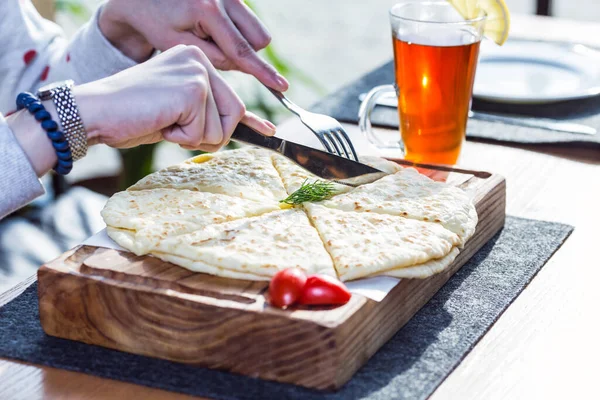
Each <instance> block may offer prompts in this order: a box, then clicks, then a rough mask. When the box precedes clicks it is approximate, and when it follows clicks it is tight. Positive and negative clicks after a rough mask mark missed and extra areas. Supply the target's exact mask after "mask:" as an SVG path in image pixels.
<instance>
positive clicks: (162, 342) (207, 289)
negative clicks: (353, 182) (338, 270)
mask: <svg viewBox="0 0 600 400" xmlns="http://www.w3.org/2000/svg"><path fill="white" fill-rule="evenodd" d="M430 172H431V171H430ZM473 174H476V173H475V172H473ZM476 175H477V176H474V175H470V174H469V175H465V174H455V173H451V174H450V178H449V179H450V180H449V181H451V182H454V184H457V185H458V186H461V187H462V188H463V189H465V190H467V191H468V192H469V193H470V194H471V195H472V196H473V199H474V203H475V205H476V208H477V213H478V215H479V223H478V225H477V231H476V233H475V235H474V236H473V237H472V238H471V239H470V240H469V241H468V242H467V244H466V246H465V248H464V249H463V250H462V251H461V253H460V254H459V256H458V257H457V258H456V260H455V261H454V263H453V264H452V266H451V267H449V268H448V269H447V270H445V271H444V272H442V273H440V274H438V275H435V276H433V277H430V278H428V279H423V280H415V279H403V280H401V282H400V283H399V284H398V285H397V286H396V287H395V288H394V289H393V290H392V291H391V292H390V293H389V294H388V295H387V297H385V299H384V300H383V301H381V302H376V301H373V300H371V299H367V298H365V297H363V296H360V295H353V296H352V300H351V301H350V302H349V303H348V304H346V305H344V306H341V307H337V308H324V307H321V308H302V309H293V310H280V309H276V308H272V307H270V306H269V305H268V303H267V302H266V300H265V294H266V291H267V285H268V283H267V282H252V281H241V280H231V279H224V278H219V277H214V276H210V275H206V274H201V273H194V272H191V271H188V270H186V269H184V268H180V267H178V266H175V265H173V264H170V263H167V262H164V261H161V260H159V259H157V258H154V257H148V256H142V257H138V256H135V255H134V254H132V253H127V252H119V251H116V250H111V249H104V248H96V247H91V246H79V247H76V248H74V249H72V250H70V251H69V252H67V253H65V254H63V255H62V256H61V257H59V258H58V259H56V260H54V261H52V262H50V263H48V264H46V265H44V266H42V267H41V268H40V270H39V272H38V281H39V283H38V288H39V300H40V302H39V303H40V319H41V324H42V327H43V328H44V331H45V332H46V333H47V334H49V335H52V336H57V337H61V338H65V339H72V340H77V341H81V342H85V343H89V344H95V345H99V346H104V347H109V348H113V349H118V350H122V351H126V352H130V353H135V354H142V355H146V356H150V357H158V358H163V359H167V360H172V361H176V362H181V363H188V364H193V365H198V366H205V367H209V368H216V369H222V370H227V371H231V372H234V373H239V374H243V375H248V376H253V377H260V378H263V379H269V380H275V381H280V382H288V383H293V384H297V385H302V386H305V387H310V388H317V389H336V388H339V387H341V386H342V385H343V384H344V383H345V382H347V381H348V380H349V379H350V378H351V377H352V375H353V374H354V373H355V372H356V371H357V370H358V369H359V368H360V367H361V366H362V365H364V364H365V363H366V362H367V360H368V359H369V358H370V357H371V356H372V355H373V354H374V353H375V352H376V351H377V350H378V349H379V348H380V347H381V346H382V345H383V344H384V343H385V342H386V341H387V340H388V339H390V337H391V336H392V335H394V334H395V333H396V332H397V331H398V330H399V329H400V328H401V327H402V326H403V325H404V324H405V323H406V322H407V321H408V320H409V319H410V318H411V317H412V316H413V315H414V314H415V313H416V312H417V311H418V310H419V309H420V308H421V307H422V306H423V305H424V304H425V303H426V302H427V301H428V300H429V299H430V298H431V297H432V296H433V295H434V294H435V293H436V292H437V291H438V290H439V289H440V288H441V287H442V286H443V285H444V284H445V283H446V281H447V280H448V279H449V278H450V277H451V276H452V275H453V274H454V273H455V272H456V271H457V270H458V269H459V268H460V267H461V266H462V265H463V264H464V263H465V262H466V261H467V260H468V259H469V258H470V257H471V256H472V255H473V254H474V253H475V252H476V251H477V250H479V248H481V246H483V245H484V244H485V243H486V242H487V241H488V240H489V239H490V238H491V237H492V236H494V234H496V232H498V231H499V230H500V229H501V228H502V226H503V225H504V220H505V204H506V185H505V181H504V178H502V177H501V176H498V175H491V174H485V173H484V174H476Z"/></svg>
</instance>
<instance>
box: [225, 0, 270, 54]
mask: <svg viewBox="0 0 600 400" xmlns="http://www.w3.org/2000/svg"><path fill="white" fill-rule="evenodd" d="M223 5H224V6H225V11H227V15H229V17H230V18H231V20H232V21H233V23H234V24H235V26H236V27H237V28H238V30H239V31H240V33H241V34H242V35H243V36H244V37H245V38H246V40H247V41H248V43H250V44H251V45H252V47H253V48H254V50H261V49H264V48H265V47H267V46H268V45H269V43H271V35H270V34H269V31H268V30H267V28H266V27H265V26H264V25H263V23H262V22H261V20H260V19H258V17H257V16H256V14H254V11H252V10H251V9H250V7H248V6H247V5H246V4H245V3H244V2H243V1H240V0H224V1H223Z"/></svg>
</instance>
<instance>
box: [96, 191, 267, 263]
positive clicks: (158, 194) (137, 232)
mask: <svg viewBox="0 0 600 400" xmlns="http://www.w3.org/2000/svg"><path fill="white" fill-rule="evenodd" d="M275 210H279V207H278V205H277V204H275V203H271V202H268V203H259V202H257V201H252V200H246V199H242V198H238V197H232V196H226V195H221V194H214V193H205V192H195V191H191V190H176V189H151V190H135V191H124V192H119V193H116V194H115V195H113V196H112V197H111V198H110V199H109V200H108V202H107V203H106V205H105V206H104V209H103V210H102V212H101V215H102V218H103V219H104V222H106V225H107V233H108V235H109V236H110V237H111V238H112V239H113V240H114V241H116V242H117V243H118V244H119V245H121V246H122V247H124V248H126V249H128V250H130V251H132V252H134V253H135V254H137V255H141V254H146V253H148V252H149V251H150V250H151V249H152V248H154V247H155V246H156V245H157V244H158V243H159V242H160V241H161V240H162V239H164V238H166V237H168V236H172V235H180V234H183V233H188V232H192V231H194V230H198V229H203V228H204V227H205V226H207V225H210V224H219V223H223V222H227V221H231V220H234V219H239V218H245V217H252V216H256V215H261V214H264V213H268V212H271V211H275ZM124 231H125V232H124Z"/></svg>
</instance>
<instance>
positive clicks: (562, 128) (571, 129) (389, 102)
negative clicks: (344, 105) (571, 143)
mask: <svg viewBox="0 0 600 400" xmlns="http://www.w3.org/2000/svg"><path fill="white" fill-rule="evenodd" d="M365 97H366V93H361V94H360V95H359V96H358V99H359V100H360V101H363V100H364V98H365ZM377 105H379V106H385V107H391V108H398V100H397V99H396V98H395V97H391V96H390V97H384V98H381V99H379V100H378V101H377ZM469 118H473V119H477V120H481V121H490V122H502V123H504V124H508V125H517V126H527V127H529V128H538V129H545V130H549V131H556V132H566V133H580V134H584V135H595V134H596V129H595V128H592V127H591V126H587V125H582V124H576V123H572V122H558V121H552V120H548V119H533V118H515V117H508V116H504V115H496V114H488V113H482V112H473V111H469Z"/></svg>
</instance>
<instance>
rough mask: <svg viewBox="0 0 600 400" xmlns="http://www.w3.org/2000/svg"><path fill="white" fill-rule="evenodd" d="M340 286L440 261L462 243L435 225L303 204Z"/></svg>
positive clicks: (450, 233) (456, 237) (389, 216)
mask: <svg viewBox="0 0 600 400" xmlns="http://www.w3.org/2000/svg"><path fill="white" fill-rule="evenodd" d="M304 207H305V209H306V211H307V213H308V215H309V218H310V219H311V222H312V224H313V225H314V226H315V228H317V230H318V231H319V235H320V236H321V239H322V240H323V243H324V244H325V247H326V248H327V251H328V252H329V254H330V255H331V257H332V259H333V264H334V266H335V269H336V271H337V273H338V276H339V277H340V279H341V280H343V281H348V280H353V279H358V278H363V277H367V276H373V275H382V274H386V272H387V271H397V270H398V269H400V268H405V267H412V266H415V265H419V264H423V263H426V262H428V261H432V260H436V259H441V258H443V257H445V256H447V255H448V254H450V252H451V251H452V249H453V248H454V247H455V246H456V245H457V244H458V243H459V242H460V239H459V238H458V236H457V235H456V234H455V233H452V232H450V231H449V230H447V229H445V228H444V227H442V226H441V225H439V224H435V223H429V222H423V221H418V220H414V219H408V218H403V217H399V216H395V215H385V214H377V213H366V212H352V211H340V210H336V209H330V208H327V207H324V206H321V205H318V204H312V203H305V204H304Z"/></svg>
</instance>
